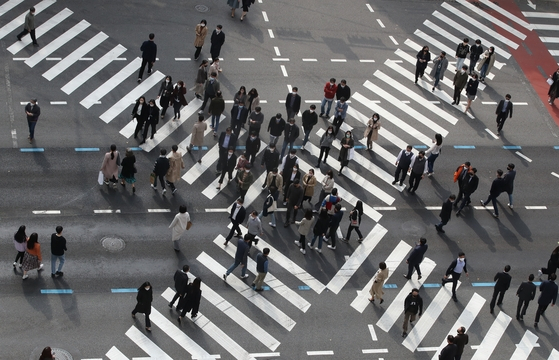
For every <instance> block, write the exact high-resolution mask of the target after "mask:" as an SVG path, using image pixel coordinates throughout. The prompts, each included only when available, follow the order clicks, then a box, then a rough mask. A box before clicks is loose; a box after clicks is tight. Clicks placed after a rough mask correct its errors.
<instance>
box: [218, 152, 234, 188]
mask: <svg viewBox="0 0 559 360" xmlns="http://www.w3.org/2000/svg"><path fill="white" fill-rule="evenodd" d="M226 156H227V157H226V158H225V159H224V160H223V161H224V164H222V165H221V176H220V177H219V181H218V182H217V188H216V189H217V190H221V184H223V179H224V178H225V174H228V178H227V183H229V182H231V180H233V170H235V166H236V165H237V155H235V149H234V148H233V147H232V146H230V147H229V151H228V152H227V155H226ZM220 161H221V160H220Z"/></svg>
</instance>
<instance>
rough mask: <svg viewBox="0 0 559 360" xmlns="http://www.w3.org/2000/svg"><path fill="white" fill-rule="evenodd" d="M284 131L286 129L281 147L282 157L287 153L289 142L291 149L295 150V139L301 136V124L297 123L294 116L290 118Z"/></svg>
mask: <svg viewBox="0 0 559 360" xmlns="http://www.w3.org/2000/svg"><path fill="white" fill-rule="evenodd" d="M283 131H284V136H283V145H282V147H281V154H280V156H281V157H282V158H283V155H284V154H285V149H287V145H288V144H289V151H291V150H293V143H294V142H295V140H297V139H298V138H299V126H297V125H296V124H295V119H293V118H291V119H289V120H288V123H287V124H286V125H285V129H284V130H283Z"/></svg>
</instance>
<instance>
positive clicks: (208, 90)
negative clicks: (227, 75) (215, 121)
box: [198, 71, 221, 114]
mask: <svg viewBox="0 0 559 360" xmlns="http://www.w3.org/2000/svg"><path fill="white" fill-rule="evenodd" d="M220 90H221V85H220V83H219V81H218V80H217V73H216V72H215V71H214V72H211V73H210V78H209V79H207V80H206V81H205V82H204V101H203V102H202V106H200V111H198V114H203V113H204V109H205V108H206V104H207V103H208V100H213V98H214V97H216V96H217V92H218V91H220Z"/></svg>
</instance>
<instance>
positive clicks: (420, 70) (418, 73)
mask: <svg viewBox="0 0 559 360" xmlns="http://www.w3.org/2000/svg"><path fill="white" fill-rule="evenodd" d="M423 64H425V65H423ZM426 67H427V63H421V64H420V65H415V81H417V78H419V77H423V74H424V73H425V68H426Z"/></svg>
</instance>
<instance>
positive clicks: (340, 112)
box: [332, 97, 347, 136]
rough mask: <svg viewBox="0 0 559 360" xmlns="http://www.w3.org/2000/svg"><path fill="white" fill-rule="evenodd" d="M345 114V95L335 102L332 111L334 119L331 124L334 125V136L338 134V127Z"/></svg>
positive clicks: (340, 125)
mask: <svg viewBox="0 0 559 360" xmlns="http://www.w3.org/2000/svg"><path fill="white" fill-rule="evenodd" d="M346 114H347V103H346V99H345V97H341V98H340V100H338V102H337V103H336V108H335V111H334V121H333V122H332V125H333V126H334V136H338V131H340V127H342V124H343V123H344V121H345V117H346Z"/></svg>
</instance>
